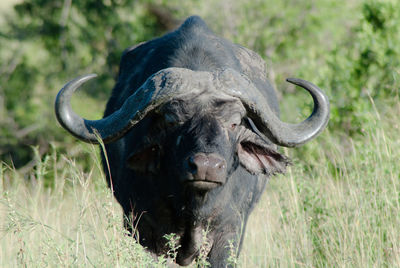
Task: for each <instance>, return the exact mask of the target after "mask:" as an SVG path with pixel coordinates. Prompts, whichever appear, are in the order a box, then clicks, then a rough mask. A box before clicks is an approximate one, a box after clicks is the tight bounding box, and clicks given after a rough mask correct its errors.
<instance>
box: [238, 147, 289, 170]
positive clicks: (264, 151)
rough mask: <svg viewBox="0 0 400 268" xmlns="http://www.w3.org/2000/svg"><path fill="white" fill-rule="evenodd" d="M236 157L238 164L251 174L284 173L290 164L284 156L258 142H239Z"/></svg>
mask: <svg viewBox="0 0 400 268" xmlns="http://www.w3.org/2000/svg"><path fill="white" fill-rule="evenodd" d="M238 156H239V161H240V164H241V165H242V166H244V167H245V168H246V169H247V170H248V171H249V172H250V173H252V174H260V173H263V174H267V175H273V174H276V173H285V171H286V166H287V165H288V164H289V163H290V161H289V159H288V158H287V157H286V156H284V155H282V154H280V153H278V152H276V151H275V150H273V149H271V148H270V146H268V145H266V144H262V143H260V142H251V141H242V142H240V143H239V144H238Z"/></svg>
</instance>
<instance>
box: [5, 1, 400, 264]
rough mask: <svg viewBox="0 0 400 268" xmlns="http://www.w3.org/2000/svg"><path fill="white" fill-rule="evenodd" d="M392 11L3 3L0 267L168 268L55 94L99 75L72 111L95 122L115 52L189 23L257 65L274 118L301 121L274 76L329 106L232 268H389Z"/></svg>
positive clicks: (395, 183) (298, 5) (394, 187)
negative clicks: (318, 92)
mask: <svg viewBox="0 0 400 268" xmlns="http://www.w3.org/2000/svg"><path fill="white" fill-rule="evenodd" d="M399 11H400V2H399V1H397V0H374V1H373V0H351V1H348V0H347V1H346V0H337V1H331V0H319V1H316V0H312V1H306V0H299V1H293V0H280V1H276V0H275V1H272V0H254V1H245V0H238V1H232V0H220V1H212V0H203V1H197V0H190V1H178V0H169V1H166V0H141V1H138V0H82V1H72V0H20V1H18V0H13V1H9V0H8V1H2V2H1V3H0V163H1V164H0V245H1V247H0V266H1V267H10V266H27V267H38V266H39V267H42V266H51V267H55V266H68V267H70V266H106V267H110V266H120V267H132V266H134V267H147V266H149V265H153V266H161V267H162V266H164V265H165V264H166V262H167V261H166V257H168V256H164V258H160V259H159V260H158V261H155V260H153V259H152V258H150V257H149V256H148V255H147V254H146V253H145V252H144V251H143V249H142V248H141V247H140V246H139V245H137V244H136V243H135V242H134V241H133V240H132V239H131V238H129V237H128V236H126V235H125V233H124V230H123V229H122V224H121V223H122V220H121V216H122V215H121V211H120V210H119V207H118V204H116V203H115V201H114V199H113V197H112V195H111V194H110V192H109V191H108V189H107V188H106V185H105V183H104V179H103V175H102V173H101V168H100V164H99V159H98V158H99V156H98V149H97V148H96V147H93V146H91V145H87V144H83V143H81V142H77V141H76V140H75V139H74V138H73V137H71V136H70V135H68V134H67V133H66V132H65V131H64V130H63V129H62V128H61V127H60V126H59V125H58V123H57V122H56V120H55V116H54V112H53V105H54V104H53V103H54V98H55V95H56V94H57V92H58V90H59V89H60V88H61V87H62V86H63V84H64V83H65V82H67V81H69V80H71V79H72V78H74V77H76V76H78V75H81V74H86V73H97V74H99V77H98V78H97V79H95V80H94V81H93V82H90V83H89V85H88V86H85V87H84V89H83V90H81V92H80V93H78V96H77V97H75V98H74V100H73V108H74V110H75V111H77V112H78V113H79V114H80V115H83V116H85V117H87V118H91V119H97V118H100V117H101V116H102V112H103V107H104V105H105V102H106V100H107V98H108V96H109V94H110V92H111V89H112V87H113V83H114V79H115V77H116V75H117V73H118V64H119V59H120V55H121V53H122V51H123V50H124V49H125V48H127V47H129V46H131V45H134V44H137V43H139V42H142V41H146V40H149V39H151V38H154V37H156V36H159V35H162V34H163V33H165V32H166V31H168V30H170V29H172V28H173V27H175V26H176V25H178V24H179V23H180V22H181V21H182V20H183V19H184V18H185V17H187V16H189V15H192V14H198V15H200V16H202V17H203V18H204V19H205V20H206V21H207V23H208V25H209V26H210V28H212V29H213V30H214V31H215V32H216V33H217V34H218V35H220V36H223V37H225V38H227V39H229V40H232V41H233V42H236V43H239V44H241V45H243V46H245V47H248V48H250V49H253V50H255V51H256V52H258V53H259V54H260V55H261V56H262V57H263V58H264V59H265V61H266V62H267V66H268V76H269V78H270V79H271V81H272V82H273V83H274V84H275V86H276V88H277V89H278V92H279V96H280V101H281V107H282V117H283V119H284V120H286V121H289V122H298V121H300V120H302V119H304V118H305V116H307V115H308V114H309V113H310V112H311V108H312V107H310V105H311V103H312V102H311V100H310V99H309V97H308V96H307V94H306V93H304V92H302V91H301V90H297V89H295V88H294V87H293V86H289V85H288V84H286V83H284V82H283V81H284V78H286V77H300V78H303V79H307V80H309V81H312V82H313V83H315V84H317V85H319V86H320V87H321V88H323V89H324V90H325V91H326V92H327V94H328V96H329V97H330V101H331V121H330V123H329V126H328V129H327V131H325V132H324V133H323V134H322V135H321V136H320V137H319V138H317V139H316V140H314V141H312V142H311V143H309V144H307V145H305V146H303V147H301V148H297V149H293V150H292V149H291V150H286V149H285V150H284V152H285V153H286V154H287V155H289V156H290V157H291V158H292V159H293V162H294V164H293V166H292V167H291V169H290V170H289V171H288V173H287V174H286V175H284V176H278V177H274V178H272V179H271V180H270V183H269V186H268V189H267V191H266V193H265V194H264V196H263V199H262V201H261V202H260V204H259V205H258V206H257V209H256V211H255V212H254V213H253V214H252V216H251V219H250V223H249V226H248V230H247V233H246V237H245V243H244V248H243V251H242V254H241V256H240V258H239V259H238V260H237V259H236V258H234V255H235V254H234V253H232V259H231V261H232V263H237V264H238V266H240V267H275V266H277V267H282V266H283V267H298V266H306V267H395V266H397V267H398V266H400V242H399V241H400V230H399V226H400V190H399V187H400V185H399V184H400V183H399V181H400V168H399V167H398V166H399V165H398V159H399V158H400V142H399V138H398V136H399V128H400V126H399V123H400V120H399V115H400V99H399V85H400V82H399V78H400V76H399V75H400V12H399ZM173 239H174V238H173V237H172V238H171V241H170V242H171V245H172V246H171V254H170V257H171V256H172V257H173V252H174V250H175V249H174V244H173ZM233 252H234V250H233ZM194 265H197V266H207V262H206V261H205V260H204V259H203V260H202V259H200V260H198V262H197V264H194Z"/></svg>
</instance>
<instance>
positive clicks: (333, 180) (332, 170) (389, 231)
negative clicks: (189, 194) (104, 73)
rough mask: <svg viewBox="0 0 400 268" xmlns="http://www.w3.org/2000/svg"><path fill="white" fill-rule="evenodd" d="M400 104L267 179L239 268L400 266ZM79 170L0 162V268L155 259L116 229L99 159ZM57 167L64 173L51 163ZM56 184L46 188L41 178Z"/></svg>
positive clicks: (316, 145) (48, 163) (69, 165)
mask: <svg viewBox="0 0 400 268" xmlns="http://www.w3.org/2000/svg"><path fill="white" fill-rule="evenodd" d="M398 114H400V103H396V104H395V105H393V106H392V107H389V108H384V109H381V112H378V110H375V111H371V113H370V114H369V115H368V116H369V118H370V123H369V124H368V125H366V126H365V129H364V133H365V134H364V135H363V136H362V137H359V138H358V139H348V140H346V139H340V138H339V137H338V136H332V135H331V133H330V132H329V131H327V132H325V133H324V134H323V135H322V137H321V138H319V139H317V140H316V141H313V142H312V143H311V144H309V145H307V148H306V149H307V151H308V152H309V155H304V157H303V158H302V159H299V158H298V156H297V158H294V159H293V160H294V165H293V166H292V167H291V168H290V169H289V171H288V173H287V174H286V175H285V176H278V177H274V178H272V179H271V180H270V183H269V186H268V189H267V190H266V192H265V193H264V195H263V198H262V200H261V202H260V203H259V204H258V206H257V208H256V210H255V211H254V213H253V214H252V215H251V217H250V222H249V225H248V229H247V233H246V238H245V242H244V247H243V251H242V253H241V256H240V258H239V260H238V263H239V266H240V267H302V266H304V267H396V266H400V231H399V226H400V191H399V189H400V185H399V184H400V183H399V176H400V168H399V166H398V164H397V162H398V159H399V158H400V142H399V139H398V133H399V128H400V125H399V120H398V117H397V115H398ZM86 148H87V150H92V154H93V158H94V159H97V160H95V163H97V165H95V167H94V168H93V170H91V171H90V172H87V173H84V172H83V171H82V170H80V168H78V167H77V166H76V165H75V163H74V161H73V160H70V159H68V158H66V157H65V158H61V159H57V158H56V154H54V155H53V156H49V157H47V158H46V159H42V160H41V161H37V163H36V167H35V173H32V174H30V180H27V179H26V178H22V177H20V176H19V175H18V172H17V171H15V170H13V169H12V168H10V167H7V166H4V165H3V166H2V167H1V175H0V176H1V177H2V179H1V180H0V182H1V183H2V184H1V188H0V192H1V193H2V196H1V201H0V222H1V236H0V237H1V240H0V245H1V251H0V267H10V266H14V267H16V266H19V267H49V266H50V267H56V266H57V267H59V266H64V267H71V266H95V267H99V266H100V267H132V266H133V267H146V266H148V265H150V263H152V264H153V265H155V266H157V265H158V266H161V267H162V266H163V262H162V261H160V263H158V264H155V263H154V261H153V260H152V259H151V258H150V257H149V256H148V255H146V253H145V252H144V251H143V249H142V248H141V247H140V246H138V245H137V244H136V243H135V242H134V241H133V240H132V239H131V238H130V237H129V236H127V235H126V234H125V232H124V230H123V229H122V224H121V223H122V219H121V214H122V213H121V211H120V208H119V205H118V204H116V202H115V201H114V199H113V197H112V196H111V194H110V192H109V190H108V189H107V187H106V185H105V183H104V180H103V179H102V176H100V175H99V174H100V171H99V170H100V167H99V164H98V163H99V159H98V154H97V152H96V149H95V148H94V147H90V146H88V147H86ZM59 165H61V166H63V167H64V168H63V169H62V170H63V172H61V173H59V172H56V171H57V170H59V168H57V167H56V166H59ZM47 176H51V177H54V178H55V180H54V183H55V185H54V187H53V189H49V188H47V187H44V183H45V181H46V180H45V177H47Z"/></svg>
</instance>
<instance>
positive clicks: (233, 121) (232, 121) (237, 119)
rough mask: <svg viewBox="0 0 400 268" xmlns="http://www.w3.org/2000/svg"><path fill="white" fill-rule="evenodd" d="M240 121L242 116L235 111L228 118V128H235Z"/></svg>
mask: <svg viewBox="0 0 400 268" xmlns="http://www.w3.org/2000/svg"><path fill="white" fill-rule="evenodd" d="M241 121H242V116H241V115H240V114H238V113H236V114H234V115H232V117H231V119H230V120H229V122H230V129H231V130H235V129H236V127H237V126H238V125H240V123H241Z"/></svg>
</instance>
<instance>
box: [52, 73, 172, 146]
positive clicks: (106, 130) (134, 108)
mask: <svg viewBox="0 0 400 268" xmlns="http://www.w3.org/2000/svg"><path fill="white" fill-rule="evenodd" d="M94 77H96V75H95V74H89V75H83V76H80V77H78V78H75V79H74V80H72V81H70V82H68V83H67V84H66V85H65V86H64V87H63V88H62V89H61V90H60V92H59V93H58V95H57V97H56V102H55V111H56V117H57V120H58V121H59V122H60V124H61V125H62V126H63V127H64V128H65V129H66V130H68V131H69V132H70V133H71V134H72V135H74V136H75V137H77V138H78V139H80V140H82V141H85V142H88V143H95V144H97V143H99V139H101V140H102V141H103V142H104V143H110V142H113V141H115V140H117V139H119V138H121V137H122V136H123V135H124V134H125V133H126V132H127V131H128V130H129V129H131V128H132V127H133V126H134V125H135V124H136V123H137V122H139V121H140V120H141V119H142V118H143V117H144V116H145V115H146V114H147V113H148V112H149V111H150V110H151V109H154V107H155V106H157V105H159V104H161V103H162V102H163V101H165V100H166V99H168V96H169V95H168V93H169V94H171V92H164V93H165V94H162V92H161V93H160V92H156V91H157V90H154V85H153V86H152V85H151V84H150V85H149V83H145V84H144V86H142V87H141V88H139V89H138V90H137V91H136V92H135V93H134V94H132V95H131V96H130V97H129V98H128V99H127V100H126V101H125V102H124V104H123V105H122V107H121V108H120V109H119V110H117V111H115V112H114V113H113V114H111V115H109V116H107V117H105V118H103V119H99V120H87V119H84V118H82V117H80V116H79V115H77V114H76V113H75V112H74V111H73V110H72V108H71V104H70V101H71V97H72V94H73V93H74V92H75V90H76V89H77V88H79V86H81V85H82V84H83V83H85V82H86V81H88V80H90V79H92V78H94ZM146 86H148V87H146ZM156 93H160V94H156Z"/></svg>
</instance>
